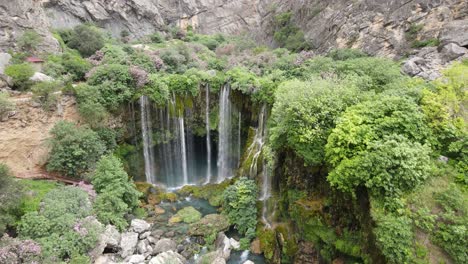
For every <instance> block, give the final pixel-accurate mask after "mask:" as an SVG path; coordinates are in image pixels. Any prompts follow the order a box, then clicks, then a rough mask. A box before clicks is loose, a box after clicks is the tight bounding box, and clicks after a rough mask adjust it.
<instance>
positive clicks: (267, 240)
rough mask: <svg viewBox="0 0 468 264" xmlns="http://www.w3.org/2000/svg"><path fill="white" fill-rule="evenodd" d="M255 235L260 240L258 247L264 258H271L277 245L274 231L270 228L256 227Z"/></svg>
mask: <svg viewBox="0 0 468 264" xmlns="http://www.w3.org/2000/svg"><path fill="white" fill-rule="evenodd" d="M257 237H258V239H259V240H260V249H261V250H262V252H263V254H264V255H265V258H266V259H268V260H271V259H273V256H274V253H275V248H276V247H277V242H276V235H275V231H274V230H272V229H264V228H257Z"/></svg>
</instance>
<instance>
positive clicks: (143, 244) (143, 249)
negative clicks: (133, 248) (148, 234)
mask: <svg viewBox="0 0 468 264" xmlns="http://www.w3.org/2000/svg"><path fill="white" fill-rule="evenodd" d="M148 246H149V242H148V240H140V241H138V244H137V252H138V254H142V255H144V254H145V253H147V252H148Z"/></svg>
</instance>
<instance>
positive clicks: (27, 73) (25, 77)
mask: <svg viewBox="0 0 468 264" xmlns="http://www.w3.org/2000/svg"><path fill="white" fill-rule="evenodd" d="M5 74H6V75H8V76H10V77H11V78H12V79H13V87H14V88H16V89H18V90H23V91H25V90H27V89H28V88H29V87H30V86H31V84H32V82H31V81H30V80H29V78H31V77H32V76H33V75H34V69H33V67H32V66H31V65H29V64H28V63H22V64H13V65H10V66H8V67H6V68H5Z"/></svg>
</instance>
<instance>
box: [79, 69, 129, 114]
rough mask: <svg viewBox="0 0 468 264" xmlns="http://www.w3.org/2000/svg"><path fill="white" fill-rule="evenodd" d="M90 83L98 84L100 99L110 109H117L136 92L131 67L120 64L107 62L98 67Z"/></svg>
mask: <svg viewBox="0 0 468 264" xmlns="http://www.w3.org/2000/svg"><path fill="white" fill-rule="evenodd" d="M88 84H89V85H93V86H97V87H98V90H99V94H100V95H101V96H100V97H99V101H100V102H101V103H102V104H103V105H104V106H105V107H106V108H107V109H109V110H115V109H117V108H118V107H119V106H120V105H121V104H122V103H124V102H127V101H129V100H130V99H131V97H132V96H133V93H134V87H135V84H134V80H133V78H132V76H131V75H130V72H129V67H128V66H125V65H120V64H107V65H102V66H99V67H97V68H96V69H95V70H94V72H93V74H92V75H91V77H90V78H89V79H88Z"/></svg>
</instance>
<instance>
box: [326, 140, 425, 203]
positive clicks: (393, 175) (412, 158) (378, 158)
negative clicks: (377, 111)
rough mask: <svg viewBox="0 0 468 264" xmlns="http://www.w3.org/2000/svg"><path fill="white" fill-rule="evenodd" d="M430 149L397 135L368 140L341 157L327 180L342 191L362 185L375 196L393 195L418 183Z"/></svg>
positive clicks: (349, 190)
mask: <svg viewBox="0 0 468 264" xmlns="http://www.w3.org/2000/svg"><path fill="white" fill-rule="evenodd" d="M429 153H430V149H429V148H428V147H427V146H422V145H421V144H420V143H418V142H411V141H409V140H408V139H406V138H405V137H404V136H401V135H392V136H384V137H383V139H382V140H376V141H372V142H370V143H369V144H368V145H367V147H366V150H363V151H361V152H357V153H355V154H354V156H353V157H350V158H348V159H343V160H342V161H341V162H340V164H339V165H337V166H336V167H335V169H334V170H333V171H332V172H331V173H330V174H329V175H328V181H329V182H330V184H331V185H332V186H336V187H338V188H339V189H341V190H343V191H348V192H352V191H353V190H356V189H357V188H358V187H359V186H365V187H366V188H368V189H369V190H370V191H371V192H372V194H373V195H375V196H378V197H386V198H388V197H396V196H399V195H401V194H403V192H407V191H411V190H412V189H413V188H415V187H416V186H418V185H420V184H421V183H422V182H423V181H424V180H425V179H426V178H427V175H428V172H429V169H430V165H429V164H430V159H429Z"/></svg>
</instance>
